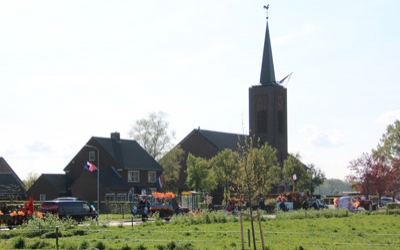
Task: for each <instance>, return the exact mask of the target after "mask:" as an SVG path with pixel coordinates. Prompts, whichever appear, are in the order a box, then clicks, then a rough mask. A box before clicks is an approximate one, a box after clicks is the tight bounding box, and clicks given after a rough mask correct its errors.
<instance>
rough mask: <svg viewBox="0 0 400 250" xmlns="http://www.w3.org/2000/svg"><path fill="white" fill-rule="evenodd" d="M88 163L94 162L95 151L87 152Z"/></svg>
mask: <svg viewBox="0 0 400 250" xmlns="http://www.w3.org/2000/svg"><path fill="white" fill-rule="evenodd" d="M89 161H90V162H94V161H96V152H95V151H89Z"/></svg>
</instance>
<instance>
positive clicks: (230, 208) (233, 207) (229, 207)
mask: <svg viewBox="0 0 400 250" xmlns="http://www.w3.org/2000/svg"><path fill="white" fill-rule="evenodd" d="M224 209H225V211H227V212H232V213H236V212H237V211H238V207H237V206H236V204H235V201H234V200H229V202H228V203H227V204H226V205H225V207H224Z"/></svg>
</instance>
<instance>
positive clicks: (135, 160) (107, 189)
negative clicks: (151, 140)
mask: <svg viewBox="0 0 400 250" xmlns="http://www.w3.org/2000/svg"><path fill="white" fill-rule="evenodd" d="M87 162H90V163H93V164H94V165H95V167H96V168H97V170H95V171H92V172H90V171H88V170H87V169H86V168H85V167H84V166H85V165H86V163H87ZM99 162H100V164H99ZM64 172H65V174H42V175H41V176H40V177H39V179H38V180H37V181H36V182H35V183H34V185H33V186H32V187H31V188H30V189H29V190H28V192H27V193H28V195H30V194H31V193H32V194H33V197H34V199H35V200H50V199H54V198H56V197H66V196H72V197H78V198H80V199H84V200H88V201H97V185H99V198H100V201H128V200H131V196H132V195H133V194H135V193H136V194H137V193H141V192H147V193H149V192H152V191H156V190H157V189H158V186H157V179H158V177H159V176H160V175H161V173H162V172H163V168H162V167H161V166H160V164H158V162H157V161H156V160H154V158H153V157H152V156H150V155H149V154H148V153H147V152H146V151H145V150H144V149H143V148H142V147H141V146H140V145H139V144H138V143H137V142H136V141H134V140H125V139H120V135H119V133H117V132H115V133H111V137H110V138H102V137H92V138H90V140H89V141H88V142H87V143H86V144H85V145H83V147H82V148H81V149H80V150H79V151H78V153H77V154H76V155H75V156H74V157H73V158H72V160H71V161H70V162H69V163H68V165H67V166H66V167H65V168H64ZM98 176H99V180H100V182H99V183H98V182H97V181H98Z"/></svg>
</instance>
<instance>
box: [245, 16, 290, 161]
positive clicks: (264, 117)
mask: <svg viewBox="0 0 400 250" xmlns="http://www.w3.org/2000/svg"><path fill="white" fill-rule="evenodd" d="M249 123H250V124H249V125H250V126H249V128H250V135H252V136H255V137H256V138H260V141H261V144H265V143H268V144H269V145H270V146H272V147H274V148H276V149H277V158H278V161H279V163H280V164H281V166H283V161H284V160H285V159H286V158H287V156H288V136H287V93H286V88H285V87H284V86H282V85H280V84H279V83H278V82H277V81H276V80H275V71H274V62H273V59H272V49H271V40H270V36H269V29H268V17H267V25H266V31H265V40H264V52H263V57H262V65H261V76H260V84H258V85H254V86H251V87H250V88H249Z"/></svg>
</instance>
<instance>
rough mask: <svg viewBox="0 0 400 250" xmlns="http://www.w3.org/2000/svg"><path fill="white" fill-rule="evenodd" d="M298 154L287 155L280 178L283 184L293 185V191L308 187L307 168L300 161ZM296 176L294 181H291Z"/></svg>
mask: <svg viewBox="0 0 400 250" xmlns="http://www.w3.org/2000/svg"><path fill="white" fill-rule="evenodd" d="M300 160H301V157H300V154H299V153H297V154H295V155H289V156H288V158H287V159H286V160H285V161H284V162H283V168H282V176H283V182H285V183H286V184H289V185H293V189H294V190H295V191H298V190H304V189H306V187H308V185H309V182H310V181H309V178H308V173H307V167H306V166H305V165H304V164H303V163H302V162H301V161H300ZM293 175H296V180H293Z"/></svg>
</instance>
